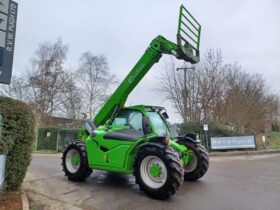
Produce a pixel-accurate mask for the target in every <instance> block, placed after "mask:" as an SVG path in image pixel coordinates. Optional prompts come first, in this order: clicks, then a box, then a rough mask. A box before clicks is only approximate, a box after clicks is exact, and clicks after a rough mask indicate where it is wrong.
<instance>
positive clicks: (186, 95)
mask: <svg viewBox="0 0 280 210" xmlns="http://www.w3.org/2000/svg"><path fill="white" fill-rule="evenodd" d="M180 70H183V71H184V90H183V93H182V96H183V100H184V102H183V103H184V104H183V107H184V113H187V111H188V106H187V97H188V89H187V70H195V68H194V67H181V68H177V69H176V71H180ZM184 121H185V122H184V123H186V122H187V119H186V117H184Z"/></svg>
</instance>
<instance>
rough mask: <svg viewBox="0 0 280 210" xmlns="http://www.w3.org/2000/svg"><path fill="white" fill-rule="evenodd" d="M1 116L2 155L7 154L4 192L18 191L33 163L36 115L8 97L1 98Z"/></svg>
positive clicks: (0, 146)
mask: <svg viewBox="0 0 280 210" xmlns="http://www.w3.org/2000/svg"><path fill="white" fill-rule="evenodd" d="M0 114H1V115H2V117H3V122H4V125H3V130H2V131H3V132H2V136H1V138H0V153H2V154H7V162H6V172H5V174H6V178H5V185H4V190H5V191H17V190H18V189H19V187H20V186H21V183H22V182H23V179H24V177H25V174H26V171H27V167H28V165H29V163H30V161H31V152H32V145H33V142H34V140H35V132H34V131H35V120H34V115H33V113H32V110H31V108H30V107H29V106H28V105H26V104H25V103H23V102H21V101H18V100H14V99H11V98H7V97H0Z"/></svg>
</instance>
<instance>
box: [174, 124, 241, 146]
mask: <svg viewBox="0 0 280 210" xmlns="http://www.w3.org/2000/svg"><path fill="white" fill-rule="evenodd" d="M207 124H208V138H209V139H210V138H211V137H223V136H240V135H241V134H240V133H238V132H235V131H233V130H229V129H227V128H225V127H221V126H218V125H217V124H215V123H213V122H208V123H207ZM185 133H196V134H198V135H199V137H200V139H201V140H202V142H203V144H204V145H205V131H204V130H203V123H201V122H191V123H186V124H181V125H180V131H179V135H183V134H185Z"/></svg>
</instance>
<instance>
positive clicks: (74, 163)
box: [65, 149, 80, 173]
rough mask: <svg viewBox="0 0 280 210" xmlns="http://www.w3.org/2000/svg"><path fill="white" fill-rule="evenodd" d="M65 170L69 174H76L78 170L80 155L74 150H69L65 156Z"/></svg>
mask: <svg viewBox="0 0 280 210" xmlns="http://www.w3.org/2000/svg"><path fill="white" fill-rule="evenodd" d="M65 163H66V168H67V170H68V171H69V172H70V173H76V172H77V171H78V170H79V168H80V154H79V152H78V151H77V150H75V149H70V150H69V151H68V152H67V154H66V160H65Z"/></svg>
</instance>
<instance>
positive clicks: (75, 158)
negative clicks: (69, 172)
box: [71, 153, 80, 166]
mask: <svg viewBox="0 0 280 210" xmlns="http://www.w3.org/2000/svg"><path fill="white" fill-rule="evenodd" d="M79 162H80V157H79V156H78V155H77V154H75V153H74V154H73V155H72V157H71V163H72V165H73V166H77V165H78V164H79Z"/></svg>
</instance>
